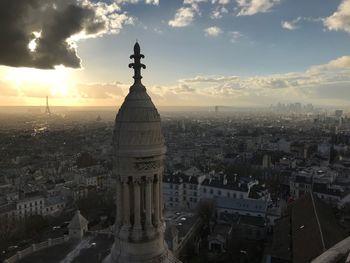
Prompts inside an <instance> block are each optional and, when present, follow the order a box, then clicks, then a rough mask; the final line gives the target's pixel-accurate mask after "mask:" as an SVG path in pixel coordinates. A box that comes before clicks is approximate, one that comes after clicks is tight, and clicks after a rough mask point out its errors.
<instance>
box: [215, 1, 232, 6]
mask: <svg viewBox="0 0 350 263" xmlns="http://www.w3.org/2000/svg"><path fill="white" fill-rule="evenodd" d="M211 3H212V4H213V5H214V4H219V5H228V4H229V3H230V0H212V1H211Z"/></svg>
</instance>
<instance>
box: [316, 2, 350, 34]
mask: <svg viewBox="0 0 350 263" xmlns="http://www.w3.org/2000/svg"><path fill="white" fill-rule="evenodd" d="M323 24H324V26H325V27H326V28H327V29H329V30H335V31H339V30H341V31H346V32H349V33H350V0H343V1H342V3H341V4H340V5H339V7H338V9H337V11H335V12H334V13H333V14H332V15H331V16H329V17H327V18H325V19H324V21H323Z"/></svg>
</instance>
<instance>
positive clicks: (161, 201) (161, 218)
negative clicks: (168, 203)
mask: <svg viewBox="0 0 350 263" xmlns="http://www.w3.org/2000/svg"><path fill="white" fill-rule="evenodd" d="M158 182H159V183H158V189H159V193H161V194H159V207H160V211H159V213H160V217H159V218H160V220H161V221H164V218H163V176H162V175H161V174H160V175H158Z"/></svg>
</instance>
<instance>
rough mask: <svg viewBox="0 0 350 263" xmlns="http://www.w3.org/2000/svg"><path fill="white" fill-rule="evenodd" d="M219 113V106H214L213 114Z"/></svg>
mask: <svg viewBox="0 0 350 263" xmlns="http://www.w3.org/2000/svg"><path fill="white" fill-rule="evenodd" d="M218 113H219V106H215V114H218Z"/></svg>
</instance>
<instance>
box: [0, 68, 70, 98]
mask: <svg viewBox="0 0 350 263" xmlns="http://www.w3.org/2000/svg"><path fill="white" fill-rule="evenodd" d="M5 79H6V80H9V81H12V82H13V83H15V85H16V89H17V90H19V91H20V90H22V89H25V88H27V87H30V88H32V89H35V88H36V87H37V86H40V87H44V91H45V92H47V94H42V96H43V97H44V96H46V95H51V96H54V97H67V96H70V95H73V94H71V84H72V83H71V77H70V70H69V69H67V68H65V67H63V66H57V67H56V68H55V69H53V70H41V69H34V68H10V69H9V70H8V71H7V72H6V75H5Z"/></svg>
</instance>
